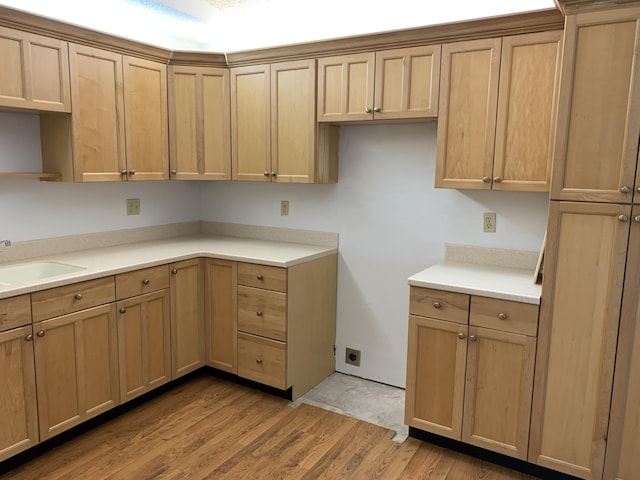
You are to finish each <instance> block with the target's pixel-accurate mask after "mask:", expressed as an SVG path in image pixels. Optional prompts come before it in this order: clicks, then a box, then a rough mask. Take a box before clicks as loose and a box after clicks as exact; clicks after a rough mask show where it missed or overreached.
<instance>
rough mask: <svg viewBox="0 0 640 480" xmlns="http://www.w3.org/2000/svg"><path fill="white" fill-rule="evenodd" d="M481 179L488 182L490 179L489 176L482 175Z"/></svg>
mask: <svg viewBox="0 0 640 480" xmlns="http://www.w3.org/2000/svg"><path fill="white" fill-rule="evenodd" d="M482 181H483V182H484V183H489V182H490V181H491V177H487V176H484V177H482Z"/></svg>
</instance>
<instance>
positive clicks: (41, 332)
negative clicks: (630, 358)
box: [36, 330, 45, 338]
mask: <svg viewBox="0 0 640 480" xmlns="http://www.w3.org/2000/svg"><path fill="white" fill-rule="evenodd" d="M36 335H38V336H39V337H40V338H42V337H44V335H45V333H44V330H40V331H39V332H38V333H36Z"/></svg>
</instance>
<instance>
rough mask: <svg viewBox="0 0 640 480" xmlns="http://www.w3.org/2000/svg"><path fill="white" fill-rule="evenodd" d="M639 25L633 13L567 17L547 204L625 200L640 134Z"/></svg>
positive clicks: (621, 11) (639, 13)
mask: <svg viewBox="0 0 640 480" xmlns="http://www.w3.org/2000/svg"><path fill="white" fill-rule="evenodd" d="M638 19H640V8H637V7H636V8H630V9H617V10H612V11H608V12H592V13H583V14H579V15H568V16H567V18H566V25H565V26H566V29H565V39H564V51H563V61H562V83H561V91H560V101H559V106H558V129H557V133H556V146H555V158H554V167H553V168H554V172H553V178H554V180H553V185H552V190H551V198H552V199H557V200H580V201H585V200H586V201H599V202H600V201H603V202H619V203H623V202H630V201H631V195H632V193H630V192H631V189H632V188H633V180H634V175H635V172H636V157H637V154H638V136H639V135H640V115H638V108H640V82H639V81H638V79H639V76H638V75H639V73H640V70H639V69H640V62H637V61H636V52H637V50H638V48H640V45H639V44H638V42H639V41H640V35H639V32H638ZM624 187H628V188H629V191H628V192H627V189H626V188H624ZM623 190H624V192H627V193H624V192H623Z"/></svg>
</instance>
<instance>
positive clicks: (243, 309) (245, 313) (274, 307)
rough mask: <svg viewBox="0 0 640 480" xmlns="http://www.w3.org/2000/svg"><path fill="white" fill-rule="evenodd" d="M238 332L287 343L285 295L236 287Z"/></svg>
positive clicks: (240, 286)
mask: <svg viewBox="0 0 640 480" xmlns="http://www.w3.org/2000/svg"><path fill="white" fill-rule="evenodd" d="M238 330H239V331H242V332H247V333H252V334H254V335H260V336H262V337H268V338H273V339H274V340H280V341H282V342H286V341H287V294H286V293H280V292H273V291H271V290H263V289H260V288H251V287H245V286H244V285H238Z"/></svg>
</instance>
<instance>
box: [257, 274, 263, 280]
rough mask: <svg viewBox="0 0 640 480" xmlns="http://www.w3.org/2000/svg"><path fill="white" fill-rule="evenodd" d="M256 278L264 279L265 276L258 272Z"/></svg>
mask: <svg viewBox="0 0 640 480" xmlns="http://www.w3.org/2000/svg"><path fill="white" fill-rule="evenodd" d="M256 278H257V279H258V280H262V279H263V278H264V277H263V276H262V275H260V274H258V275H256Z"/></svg>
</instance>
